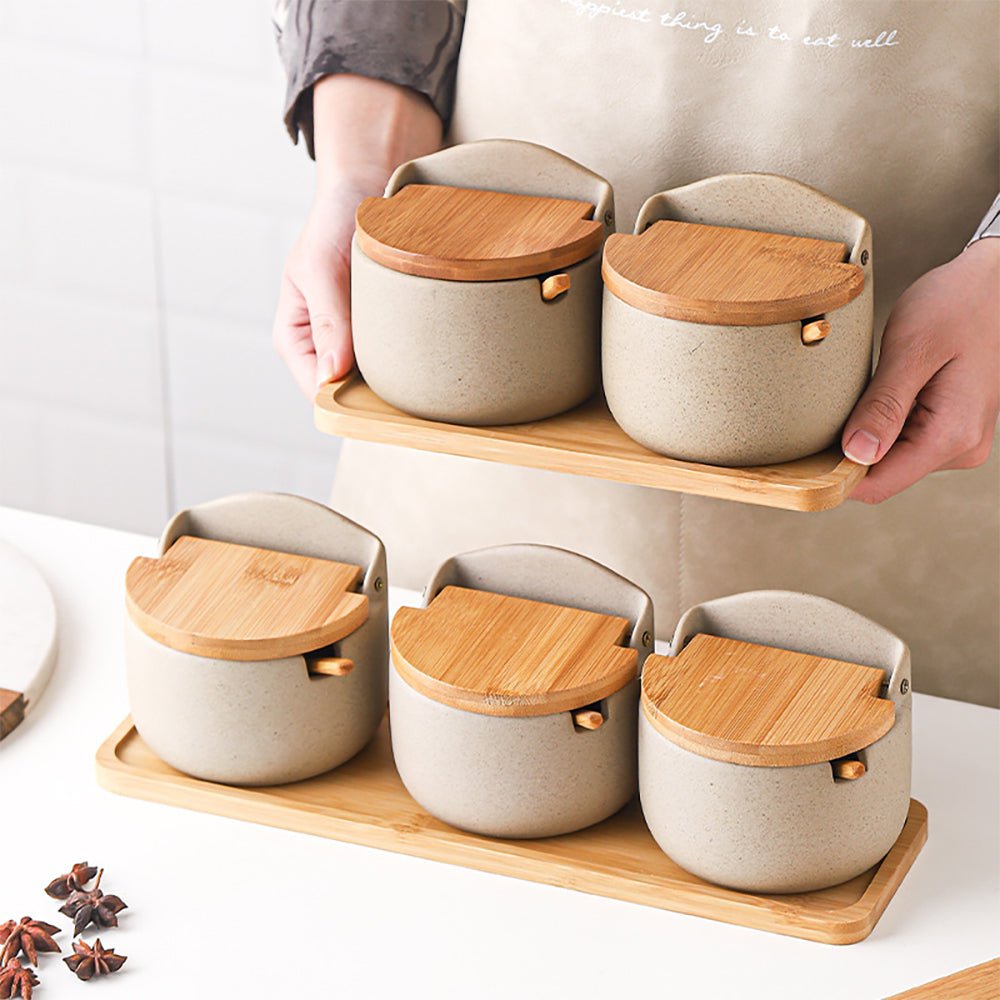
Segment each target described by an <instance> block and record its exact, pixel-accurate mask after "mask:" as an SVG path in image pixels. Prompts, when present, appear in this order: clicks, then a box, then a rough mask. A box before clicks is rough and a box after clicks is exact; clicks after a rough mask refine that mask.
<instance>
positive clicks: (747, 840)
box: [639, 591, 912, 892]
mask: <svg viewBox="0 0 1000 1000" xmlns="http://www.w3.org/2000/svg"><path fill="white" fill-rule="evenodd" d="M697 633H708V634H711V635H719V636H725V637H727V638H732V639H741V640H743V641H746V642H753V643H758V644H763V645H771V646H778V647H781V648H784V649H790V650H794V651H796V652H807V653H814V654H816V655H819V656H826V657H832V658H834V659H843V660H848V661H851V662H856V663H864V664H868V665H871V666H875V667H879V668H881V669H883V670H884V671H885V675H886V679H887V690H886V692H885V694H884V697H886V698H888V699H890V700H891V701H893V702H894V704H895V706H896V720H895V723H894V724H893V727H892V729H891V730H890V731H889V732H888V733H887V734H886V735H885V736H883V737H882V738H881V739H880V740H878V741H877V742H875V743H873V744H872V745H871V746H869V747H867V748H866V749H864V750H862V751H860V752H859V754H858V755H857V756H858V757H859V759H860V760H861V761H862V762H863V763H864V764H865V766H866V768H867V770H866V773H865V774H863V775H862V776H861V777H860V778H857V779H855V780H835V779H834V777H833V771H832V768H831V766H830V764H829V763H825V762H824V763H820V764H811V765H806V766H800V767H756V766H747V765H742V764H730V763H725V762H722V761H717V760H712V759H709V758H707V757H704V756H701V755H699V754H696V753H693V752H691V751H689V750H685V749H681V748H680V747H679V746H677V745H676V744H674V743H673V742H671V741H670V740H668V739H667V738H666V737H665V736H664V735H662V733H660V732H659V731H658V730H657V729H655V728H654V727H653V725H652V724H651V723H650V721H649V720H648V719H647V718H646V716H645V713H641V718H640V723H639V795H640V800H641V803H642V810H643V814H644V815H645V817H646V822H647V824H648V825H649V828H650V831H651V832H652V834H653V836H654V838H655V839H656V841H657V843H658V844H659V845H660V847H662V848H663V850H664V851H665V852H666V853H667V854H669V855H670V857H671V858H672V859H673V860H674V861H676V862H677V863H678V864H679V865H681V866H682V867H684V868H686V869H687V870H688V871H690V872H693V873H694V874H695V875H698V876H700V877H701V878H704V879H707V880H708V881H711V882H718V883H720V884H722V885H726V886H729V887H731V888H735V889H743V890H747V891H754V892H805V891H810V890H813V889H820V888H824V887H826V886H830V885H836V884H838V883H840V882H844V881H846V880H847V879H849V878H853V877H854V876H855V875H859V874H860V873H861V872H863V871H865V870H867V869H868V868H870V867H871V866H872V865H874V864H875V863H876V862H877V861H879V860H880V859H881V858H882V857H883V856H884V855H885V854H886V853H887V852H888V850H889V848H890V847H891V846H892V844H893V843H894V842H895V840H896V838H897V836H898V835H899V832H900V830H901V829H902V827H903V823H904V822H905V820H906V813H907V809H908V807H909V801H910V755H911V700H912V699H911V695H910V657H909V650H908V649H907V647H906V645H905V644H904V643H903V642H902V641H901V640H900V639H899V638H897V637H896V636H894V635H893V634H892V633H891V632H888V631H887V630H886V629H884V628H882V627H881V626H879V625H876V624H875V623H874V622H871V621H869V620H868V619H866V618H864V617H863V616H861V615H859V614H856V613H855V612H853V611H850V610H849V609H847V608H844V607H842V606H840V605H838V604H835V603H833V602H832V601H827V600H825V599H823V598H819V597H813V596H810V595H807V594H796V593H788V592H783V591H757V592H753V593H746V594H736V595H734V596H732V597H725V598H720V599H719V600H715V601H710V602H708V603H706V604H702V605H698V606H697V607H695V608H692V609H691V610H690V611H688V612H687V613H686V614H685V615H684V616H683V617H682V618H681V620H680V622H679V623H678V625H677V629H676V632H675V633H674V640H673V644H672V648H673V651H674V652H675V653H676V651H678V650H680V649H682V648H683V646H684V644H685V642H686V641H687V640H688V639H689V638H690V637H691V636H692V635H695V634H697Z"/></svg>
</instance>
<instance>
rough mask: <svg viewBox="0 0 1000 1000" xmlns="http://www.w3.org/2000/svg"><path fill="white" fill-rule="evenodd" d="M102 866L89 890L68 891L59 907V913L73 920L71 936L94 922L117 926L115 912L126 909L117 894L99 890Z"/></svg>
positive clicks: (99, 924) (100, 924) (102, 872)
mask: <svg viewBox="0 0 1000 1000" xmlns="http://www.w3.org/2000/svg"><path fill="white" fill-rule="evenodd" d="M103 874H104V869H103V868H102V869H101V870H100V871H99V872H98V873H97V882H96V884H95V885H94V888H93V889H90V890H89V891H87V890H83V889H77V890H76V891H75V892H72V893H70V897H69V899H67V900H66V902H65V903H63V905H62V906H60V907H59V912H60V913H65V914H66V916H67V917H69V918H70V919H71V920H72V921H73V936H74V937H75V936H76V935H77V934H82V933H83V931H84V929H85V928H86V927H87V926H88V925H90V924H94V925H95V926H96V927H117V926H118V917H117V916H116V914H118V913H120V912H121V911H122V910H124V909H127V907H126V905H125V903H124V902H123V901H122V900H121V899H120V898H119V897H118V896H105V895H104V893H103V892H101V876H102V875H103Z"/></svg>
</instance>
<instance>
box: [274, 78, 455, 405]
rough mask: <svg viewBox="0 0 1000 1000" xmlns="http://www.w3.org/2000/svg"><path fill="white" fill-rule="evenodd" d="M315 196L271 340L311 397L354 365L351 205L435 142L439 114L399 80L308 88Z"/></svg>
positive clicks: (288, 267) (330, 82) (338, 81)
mask: <svg viewBox="0 0 1000 1000" xmlns="http://www.w3.org/2000/svg"><path fill="white" fill-rule="evenodd" d="M313 122H314V134H313V141H314V147H315V150H316V196H315V198H314V199H313V204H312V208H311V209H310V211H309V216H308V218H307V219H306V223H305V226H304V227H303V229H302V232H301V233H300V234H299V237H298V239H297V240H296V241H295V246H294V247H293V248H292V251H291V253H290V254H289V255H288V259H287V261H286V262H285V270H284V273H283V274H282V278H281V293H280V295H279V297H278V308H277V312H276V314H275V318H274V331H273V336H272V340H273V343H274V347H275V350H276V351H277V352H278V354H279V355H280V356H281V358H282V359H283V360H284V362H285V364H286V365H288V368H289V370H290V371H291V373H292V376H293V377H294V378H295V381H296V382H297V383H298V385H299V388H300V389H301V390H302V392H303V393H304V394H305V395H306V397H307V398H308V399H309V400H310V401H312V399H313V397H314V396H315V395H316V390H317V389H318V388H319V387H320V386H321V385H323V384H324V383H325V382H329V381H332V380H333V379H338V378H341V377H342V376H344V375H346V374H347V373H348V372H349V371H350V370H351V366H352V365H353V364H354V350H353V346H352V343H351V239H352V238H353V236H354V219H355V214H356V212H357V209H358V205H360V204H361V202H362V201H363V200H364V199H365V198H367V197H370V196H373V195H381V194H382V192H383V190H384V189H385V184H386V181H387V180H388V179H389V177H390V175H391V174H392V171H393V170H394V169H395V167H396V165H397V164H399V163H402V162H403V161H405V160H409V159H413V158H414V157H417V156H423V155H426V154H427V153H430V152H433V151H434V150H435V149H437V148H438V147H439V146H440V144H441V120H440V119H439V118H438V116H437V114H436V113H435V112H434V110H433V108H432V107H431V105H430V104H429V103H428V102H427V100H426V99H425V98H423V97H422V96H421V95H419V94H417V93H416V92H414V91H412V90H408V89H407V88H405V87H399V86H396V85H395V84H391V83H384V82H383V81H381V80H369V79H367V78H365V77H358V76H328V77H323V79H321V80H320V81H318V82H317V83H316V84H315V86H314V87H313Z"/></svg>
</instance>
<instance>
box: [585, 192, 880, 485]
mask: <svg viewBox="0 0 1000 1000" xmlns="http://www.w3.org/2000/svg"><path fill="white" fill-rule="evenodd" d="M660 219H674V220H677V221H681V222H693V223H703V224H709V225H717V226H736V227H740V228H745V229H759V230H763V231H767V232H775V233H784V234H788V235H798V236H812V237H816V238H819V239H827V240H836V241H839V242H842V243H844V244H846V245H847V247H848V248H849V250H850V257H849V260H850V262H851V263H854V264H857V265H858V266H859V267H861V269H862V271H863V272H864V276H865V287H864V290H863V291H862V293H861V294H860V295H859V296H858V297H857V298H855V299H854V300H853V301H851V302H849V303H848V304H847V305H845V306H842V307H841V308H839V309H835V310H832V311H831V312H829V313H827V314H826V319H827V320H828V321H829V322H830V325H831V331H830V334H829V335H828V336H827V337H826V339H825V340H823V341H821V342H819V343H815V344H808V345H806V344H803V343H802V339H801V323H799V322H794V323H778V324H771V325H767V326H721V325H720V326H715V325H710V324H703V323H688V322H684V321H681V320H674V319H666V318H663V317H659V316H653V315H651V314H649V313H645V312H642V311H640V310H639V309H636V308H635V307H633V306H631V305H629V304H627V303H625V302H623V301H622V300H621V299H619V298H618V297H617V296H615V295H614V294H613V293H612V292H611V291H609V290H608V289H607V288H605V291H604V309H603V329H602V349H601V351H602V365H603V380H604V391H605V394H606V396H607V400H608V406H609V407H610V409H611V412H612V414H613V416H614V418H615V420H616V421H617V422H618V423H619V424H620V425H621V427H622V429H623V430H624V431H625V432H626V433H627V434H628V435H629V436H630V437H632V438H634V439H635V440H636V441H638V442H639V443H640V444H642V445H645V446H646V447H647V448H650V449H652V450H653V451H657V452H660V453H662V454H665V455H670V456H671V457H674V458H682V459H686V460H688V461H695V462H707V463H710V464H717V465H737V466H740V465H762V464H770V463H774V462H785V461H791V460H793V459H796V458H802V457H804V456H806V455H810V454H813V453H815V452H817V451H821V450H822V449H824V448H827V447H830V446H831V445H832V444H834V443H835V442H836V440H837V438H838V436H839V433H840V430H841V428H842V427H843V424H844V422H845V421H846V419H847V417H848V415H849V414H850V412H851V410H852V409H853V407H854V404H855V403H856V402H857V399H858V397H859V396H860V395H861V393H862V391H863V390H864V387H865V385H866V384H867V381H868V378H869V376H870V374H871V364H872V350H873V337H872V267H873V261H872V255H871V230H870V228H869V226H868V224H867V222H865V220H864V219H863V218H861V217H860V216H859V215H857V214H855V213H854V212H852V211H850V210H849V209H847V208H844V207H843V206H842V205H839V204H837V203H836V202H834V201H833V200H831V199H830V198H827V197H826V196H825V195H823V194H821V193H820V192H819V191H816V190H815V189H813V188H810V187H808V186H806V185H804V184H800V183H798V182H797V181H793V180H790V179H788V178H784V177H777V176H774V175H770V174H729V175H725V176H722V177H713V178H710V179H708V180H704V181H699V182H698V183H696V184H690V185H688V186H686V187H683V188H678V189H676V190H673V191H667V192H664V193H661V194H658V195H654V196H653V197H652V198H650V199H649V200H648V201H647V202H646V204H645V205H644V206H643V209H642V211H641V212H640V214H639V218H638V220H637V222H636V228H635V232H636V233H641V232H643V230H644V229H646V228H647V227H648V226H649V225H651V224H652V223H653V222H656V221H658V220H660ZM807 318H809V317H802V319H807Z"/></svg>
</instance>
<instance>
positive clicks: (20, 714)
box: [0, 688, 27, 740]
mask: <svg viewBox="0 0 1000 1000" xmlns="http://www.w3.org/2000/svg"><path fill="white" fill-rule="evenodd" d="M26 707H27V706H26V704H25V701H24V695H23V694H22V693H21V692H20V691H9V690H7V688H0V740H2V739H3V738H4V737H6V736H10V734H11V733H12V732H14V730H15V729H17V727H18V726H19V725H21V723H22V722H24V710H25V708H26Z"/></svg>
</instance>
